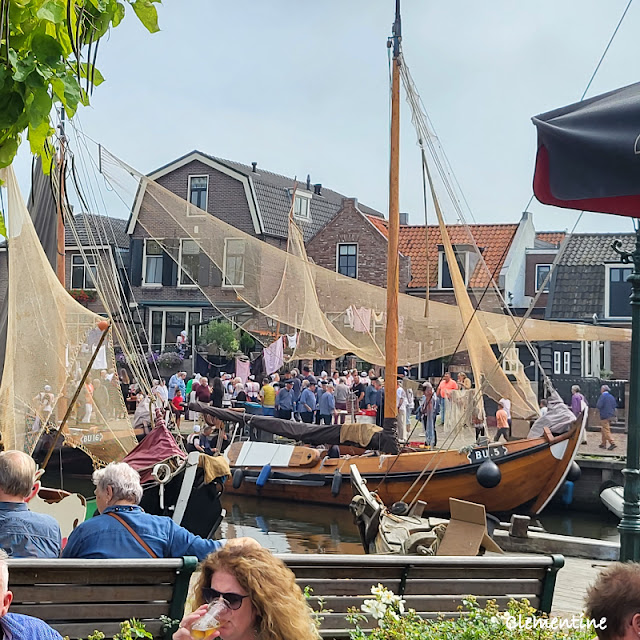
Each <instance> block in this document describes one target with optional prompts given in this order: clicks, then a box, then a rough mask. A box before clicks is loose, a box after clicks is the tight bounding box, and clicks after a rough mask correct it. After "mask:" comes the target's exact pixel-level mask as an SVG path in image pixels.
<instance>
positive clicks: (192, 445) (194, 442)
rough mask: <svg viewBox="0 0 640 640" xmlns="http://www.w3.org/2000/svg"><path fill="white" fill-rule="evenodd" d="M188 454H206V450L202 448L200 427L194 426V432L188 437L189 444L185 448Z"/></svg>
mask: <svg viewBox="0 0 640 640" xmlns="http://www.w3.org/2000/svg"><path fill="white" fill-rule="evenodd" d="M185 449H186V450H187V453H192V452H193V451H200V452H201V453H204V449H203V448H202V447H201V446H200V425H199V424H194V425H193V431H192V432H191V433H190V434H189V435H188V436H187V443H186V446H185Z"/></svg>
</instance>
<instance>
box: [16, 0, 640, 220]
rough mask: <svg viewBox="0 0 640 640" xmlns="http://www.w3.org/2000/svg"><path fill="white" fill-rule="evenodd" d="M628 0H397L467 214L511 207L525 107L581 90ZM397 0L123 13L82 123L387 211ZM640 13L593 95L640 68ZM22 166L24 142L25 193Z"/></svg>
mask: <svg viewBox="0 0 640 640" xmlns="http://www.w3.org/2000/svg"><path fill="white" fill-rule="evenodd" d="M627 2H628V0H607V2H602V0H537V1H536V2H535V3H533V2H514V1H513V0H510V1H508V0H485V1H484V2H477V1H472V0H446V1H444V0H440V1H438V2H436V1H434V0H402V16H403V50H404V55H405V59H406V62H407V64H408V65H409V68H410V70H411V73H412V75H413V78H414V80H415V83H416V85H417V88H418V91H419V92H420V95H421V97H422V100H423V102H424V104H425V106H426V109H427V112H428V113H429V116H430V118H431V121H432V122H433V124H434V126H435V129H436V132H437V134H438V136H439V139H440V142H441V144H442V146H443V147H444V149H445V151H446V154H447V157H448V159H449V161H450V163H451V165H452V167H453V169H454V171H455V174H456V177H457V180H458V182H459V184H460V186H461V189H462V192H463V193H464V196H465V199H466V201H467V202H468V204H469V208H470V211H471V214H470V215H468V217H467V221H468V222H477V223H493V222H515V221H517V220H518V219H519V218H520V216H521V214H522V211H523V210H524V208H525V207H526V205H527V203H528V202H529V199H530V197H531V194H532V188H531V182H532V177H533V167H534V160H535V152H536V132H535V128H534V126H533V124H532V123H531V117H532V116H534V115H536V114H539V113H542V112H545V111H548V110H550V109H553V108H556V107H560V106H564V105H566V104H570V103H573V102H576V101H577V100H579V99H580V96H581V95H582V93H583V91H584V89H585V87H586V86H587V83H588V81H589V78H590V77H591V74H592V73H593V71H594V69H595V67H596V65H597V63H598V61H599V59H600V57H601V55H602V53H603V51H604V49H605V46H606V45H607V43H608V41H609V39H610V37H611V35H612V33H613V30H614V28H615V27H616V25H617V23H618V21H619V19H620V17H621V15H622V12H623V11H624V8H625V6H626V5H627ZM394 7H395V0H316V1H315V2H310V1H309V0H303V1H297V2H294V1H293V0H261V1H258V0H244V1H236V2H222V1H221V0H164V4H162V5H159V9H158V12H159V22H160V27H161V32H160V33H157V34H153V35H152V34H149V33H148V32H146V30H145V29H144V28H143V27H142V26H141V25H140V24H139V23H138V21H137V18H136V17H135V15H134V14H133V12H132V11H128V15H127V17H126V19H125V21H124V22H123V23H122V24H121V25H120V26H119V27H118V28H117V29H115V30H113V31H112V32H111V33H110V34H109V36H108V37H107V39H105V41H104V42H103V43H101V45H100V51H99V57H98V64H97V66H98V68H99V69H100V70H101V72H102V74H103V75H104V76H105V78H106V82H105V83H103V84H102V85H101V86H99V87H97V88H96V90H95V91H94V94H93V97H92V104H91V106H90V107H88V108H83V109H81V110H80V112H79V125H78V126H80V125H81V126H82V129H83V130H84V132H85V133H86V134H87V135H88V136H90V137H91V138H93V139H94V140H96V141H98V142H100V143H101V144H102V145H103V146H105V147H106V148H108V149H109V150H110V151H111V152H112V153H113V154H114V155H116V156H118V157H120V158H122V159H123V160H125V161H126V162H128V163H129V164H130V165H132V166H133V167H135V168H136V169H138V170H139V171H142V172H143V173H148V172H151V171H152V170H154V169H155V168H158V167H160V166H162V165H164V164H166V163H168V162H170V161H172V160H174V159H175V158H178V157H179V156H181V155H183V154H185V153H187V152H189V151H191V150H193V149H199V150H201V151H203V152H206V153H208V154H211V155H215V156H219V157H222V158H228V159H231V160H235V161H239V162H244V163H246V164H250V163H251V162H254V161H255V162H258V165H259V166H261V167H263V168H265V169H267V170H270V171H274V172H277V173H282V174H284V175H287V176H291V177H293V176H297V177H298V179H300V180H302V181H304V180H306V176H307V174H310V176H311V181H312V183H318V182H320V183H322V184H323V185H325V186H326V187H329V188H331V189H334V190H335V191H338V192H340V193H343V194H344V195H345V196H350V197H357V198H358V200H359V201H360V202H363V203H365V204H367V205H369V206H371V207H374V208H376V209H377V210H379V211H381V212H385V213H386V211H387V208H388V204H387V202H388V166H389V117H390V116H389V113H390V104H389V61H388V51H387V47H386V42H387V37H388V36H389V35H390V32H391V24H392V22H393V14H394ZM128 9H129V8H128ZM639 22H640V3H636V4H635V5H634V4H632V5H631V8H630V10H629V12H628V14H627V16H626V18H625V21H624V22H623V24H622V26H621V28H620V30H619V32H618V34H617V36H616V38H615V40H614V42H613V44H612V46H611V48H610V50H609V52H608V54H607V56H606V57H605V60H604V62H603V64H602V66H601V68H600V70H599V72H598V74H597V75H596V78H595V80H594V82H593V84H592V86H591V89H590V91H589V93H588V94H587V97H590V96H594V95H597V94H599V93H603V92H605V91H609V90H612V89H615V88H617V87H621V86H624V85H627V84H631V83H633V82H636V81H638V79H639V73H638V72H639V69H640V55H638V47H637V31H638V29H637V25H638V23H639ZM402 100H403V109H402V114H401V120H402V122H401V126H402V130H403V133H402V140H401V149H402V153H401V182H400V209H401V211H405V212H408V213H409V221H410V223H412V224H423V223H424V209H423V203H422V202H423V200H422V179H421V169H420V156H419V153H418V148H417V146H416V144H415V134H414V131H413V128H412V126H411V122H410V118H409V113H408V108H407V106H406V104H405V103H404V97H403V98H402ZM72 145H73V140H72ZM29 164H30V160H29V156H28V149H25V148H22V149H21V152H20V157H19V159H18V161H17V170H18V175H19V178H20V181H21V186H22V188H23V190H24V191H25V195H26V193H27V191H28V179H29V169H28V167H29ZM529 210H530V211H532V212H533V214H534V224H535V226H536V229H538V230H541V231H542V230H563V229H571V228H572V227H573V225H574V222H575V220H576V218H577V212H573V211H568V210H562V209H554V208H552V207H546V206H544V205H541V204H539V203H537V202H536V201H534V202H533V203H532V204H531V205H530V207H529ZM112 213H113V214H114V215H116V216H120V217H122V216H124V215H125V214H126V212H124V211H122V210H117V207H114V210H113V212H112ZM430 216H431V218H430V219H431V220H433V212H432V211H430ZM448 221H449V222H455V221H456V220H455V216H454V215H449V216H448ZM576 231H578V232H580V231H582V232H586V231H600V232H609V231H610V232H614V231H615V232H618V231H632V223H631V220H630V219H629V218H623V217H618V216H606V215H602V214H591V213H588V214H585V215H584V217H583V219H582V220H581V222H580V224H579V226H578V227H577V229H576Z"/></svg>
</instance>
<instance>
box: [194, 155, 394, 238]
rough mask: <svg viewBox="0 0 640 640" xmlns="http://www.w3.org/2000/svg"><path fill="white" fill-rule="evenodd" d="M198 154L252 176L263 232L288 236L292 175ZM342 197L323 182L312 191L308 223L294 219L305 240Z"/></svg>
mask: <svg viewBox="0 0 640 640" xmlns="http://www.w3.org/2000/svg"><path fill="white" fill-rule="evenodd" d="M196 153H201V154H202V155H203V156H205V157H207V158H210V159H211V160H213V161H214V162H219V163H220V164H222V165H225V166H227V167H229V168H230V169H234V170H235V171H238V172H239V173H241V174H243V175H245V176H248V177H250V178H251V181H252V182H253V184H254V187H255V192H256V198H257V200H258V207H259V208H260V213H261V214H262V220H263V223H264V231H265V234H267V235H271V236H277V237H280V238H286V237H287V235H288V228H287V226H288V216H289V210H290V209H291V195H290V194H291V191H292V190H293V187H294V184H295V180H294V179H293V178H287V177H286V176H282V175H279V174H277V173H272V172H271V171H266V170H265V169H263V168H262V167H260V166H258V167H257V168H256V171H255V172H254V171H253V167H251V166H249V165H246V164H242V163H240V162H235V161H233V160H225V159H224V158H217V157H215V156H211V155H208V154H206V153H202V152H200V151H197V152H196ZM306 187H307V185H306V181H305V179H302V180H298V189H301V190H305V191H306V190H307V189H306ZM311 192H313V184H312V185H311ZM344 197H345V196H344V195H342V194H340V193H338V192H337V191H332V190H331V189H327V188H326V187H325V186H324V185H323V186H322V189H321V195H316V194H315V193H312V196H311V209H310V214H311V215H310V217H311V220H310V221H309V222H305V221H301V220H296V223H297V224H298V225H299V226H300V228H301V229H302V231H303V233H304V239H305V241H308V240H310V239H311V238H313V236H315V235H316V233H318V231H320V229H322V228H323V227H324V226H325V225H326V224H327V223H328V222H330V221H331V220H333V218H334V217H335V215H336V213H338V211H339V210H340V208H341V207H342V199H343V198H344ZM358 208H359V209H360V211H362V212H363V213H364V214H366V215H369V216H372V217H378V218H381V217H382V214H381V213H380V212H379V211H376V210H375V209H372V208H371V207H367V206H366V205H363V204H361V203H360V202H358Z"/></svg>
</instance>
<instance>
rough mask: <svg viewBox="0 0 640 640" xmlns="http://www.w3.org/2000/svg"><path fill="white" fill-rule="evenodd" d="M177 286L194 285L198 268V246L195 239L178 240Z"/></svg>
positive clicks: (196, 280)
mask: <svg viewBox="0 0 640 640" xmlns="http://www.w3.org/2000/svg"><path fill="white" fill-rule="evenodd" d="M179 264H180V269H179V270H178V273H179V274H180V275H179V280H178V286H179V287H195V286H196V284H197V283H198V270H199V269H200V248H199V247H198V244H197V243H196V241H195V240H180V258H179Z"/></svg>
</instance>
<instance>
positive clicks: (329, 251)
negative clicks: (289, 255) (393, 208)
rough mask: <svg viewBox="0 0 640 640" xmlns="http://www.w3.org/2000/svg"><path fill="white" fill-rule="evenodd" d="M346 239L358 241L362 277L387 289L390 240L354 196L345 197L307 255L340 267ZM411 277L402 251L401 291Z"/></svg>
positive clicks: (328, 266) (323, 264)
mask: <svg viewBox="0 0 640 640" xmlns="http://www.w3.org/2000/svg"><path fill="white" fill-rule="evenodd" d="M343 242H346V243H357V245H358V272H357V273H358V280H362V281H364V282H368V283H369V284H373V285H376V286H378V287H383V288H385V289H386V287H387V246H388V241H387V239H386V238H385V237H384V236H383V235H382V234H381V233H380V232H379V231H378V230H377V229H376V228H375V227H374V226H373V225H372V224H371V223H370V222H369V221H368V220H367V219H366V218H365V216H364V215H363V214H362V213H360V211H359V210H358V208H357V200H355V199H354V198H345V199H344V200H343V201H342V208H341V209H340V211H338V213H337V214H336V216H335V217H334V218H333V220H331V222H329V223H328V224H327V225H326V226H325V227H324V228H323V229H321V230H320V231H319V232H318V233H317V234H316V235H315V236H314V237H313V238H312V239H311V240H310V241H309V242H308V243H307V255H308V256H309V257H310V258H311V259H312V260H313V261H314V262H315V263H316V264H317V265H319V266H321V267H324V268H325V269H329V270H331V271H336V268H337V264H336V255H337V250H338V244H339V243H343ZM409 280H410V264H409V258H407V257H405V256H402V255H401V256H400V290H401V291H404V289H405V288H406V286H407V284H408V283H409Z"/></svg>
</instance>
